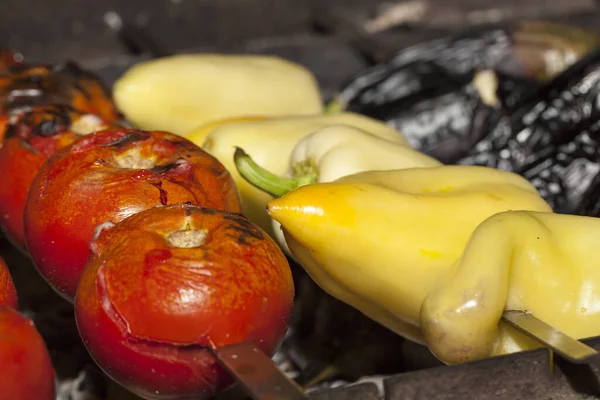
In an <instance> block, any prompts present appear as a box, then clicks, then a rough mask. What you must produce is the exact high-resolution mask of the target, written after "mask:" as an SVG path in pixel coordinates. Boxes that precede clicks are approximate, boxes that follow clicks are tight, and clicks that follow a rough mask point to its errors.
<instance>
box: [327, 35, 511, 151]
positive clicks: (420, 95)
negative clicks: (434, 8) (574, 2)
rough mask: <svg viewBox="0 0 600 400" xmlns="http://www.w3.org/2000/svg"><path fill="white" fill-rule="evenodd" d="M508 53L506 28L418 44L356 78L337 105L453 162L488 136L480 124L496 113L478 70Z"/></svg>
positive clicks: (342, 93)
mask: <svg viewBox="0 0 600 400" xmlns="http://www.w3.org/2000/svg"><path fill="white" fill-rule="evenodd" d="M510 49H511V39H510V32H509V31H507V30H505V29H492V30H487V31H483V32H477V33H473V34H471V35H469V36H466V35H464V36H460V37H451V38H443V39H436V40H433V41H429V42H425V43H421V44H417V45H415V46H411V47H409V48H406V49H404V50H402V51H400V52H399V53H398V54H397V55H396V56H394V57H393V58H392V59H390V60H389V61H387V62H385V63H382V64H379V65H377V66H375V67H373V68H371V69H369V70H367V71H365V72H364V73H362V74H360V75H359V76H358V77H356V78H355V79H353V80H352V81H351V82H350V83H349V84H348V85H346V87H345V88H344V89H343V90H342V91H341V92H340V93H339V95H338V98H337V99H336V102H337V103H338V104H339V105H340V108H343V109H345V110H347V111H353V112H358V113H361V114H364V115H367V116H369V117H372V118H375V119H379V120H382V121H386V122H388V123H389V124H390V125H392V126H394V127H395V128H397V129H399V130H400V131H401V132H402V133H403V134H404V136H405V137H406V138H407V140H408V141H409V143H410V144H411V146H413V147H414V148H416V149H418V150H420V151H422V152H424V153H427V154H429V155H432V156H434V157H436V158H439V159H440V160H441V161H443V162H451V161H452V160H455V159H457V158H458V157H460V156H462V155H464V153H465V151H467V150H469V149H470V148H471V147H472V146H473V144H474V143H475V142H476V141H477V140H479V139H480V137H481V135H482V134H483V133H485V132H486V130H487V129H486V128H487V127H486V126H482V125H480V124H479V122H478V121H486V122H487V121H488V117H487V115H488V114H490V113H493V111H494V110H493V107H490V106H489V105H487V104H485V103H484V102H482V101H481V95H480V93H479V91H478V88H477V87H475V86H474V85H473V78H474V74H475V71H476V70H477V69H478V68H482V67H486V66H488V65H495V64H497V63H498V62H500V61H501V60H502V59H504V58H506V57H507V56H508V54H509V52H510Z"/></svg>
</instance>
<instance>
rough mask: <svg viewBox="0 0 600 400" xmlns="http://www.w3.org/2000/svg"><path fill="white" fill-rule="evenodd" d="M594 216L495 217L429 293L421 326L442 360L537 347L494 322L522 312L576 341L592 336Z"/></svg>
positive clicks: (599, 287)
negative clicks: (509, 311) (528, 313)
mask: <svg viewBox="0 0 600 400" xmlns="http://www.w3.org/2000/svg"><path fill="white" fill-rule="evenodd" d="M599 233H600V219H598V218H591V217H580V216H572V215H560V214H553V213H543V212H541V213H540V212H527V211H513V212H505V213H500V214H496V215H494V216H492V217H490V218H488V219H487V220H486V221H484V222H483V223H482V224H481V225H479V227H478V228H477V229H476V230H475V232H474V233H473V235H472V237H471V239H470V240H469V242H468V245H467V246H466V249H465V251H464V252H463V254H462V255H461V257H460V258H459V259H458V260H457V261H456V262H455V263H454V264H453V265H452V266H451V267H450V268H449V269H448V270H447V271H446V273H445V274H444V276H443V277H441V278H440V279H439V280H438V282H437V283H436V285H435V287H434V288H433V289H432V290H431V291H430V292H429V294H428V296H427V298H426V299H425V302H424V303H423V307H422V309H421V326H422V327H423V332H424V336H425V341H426V343H427V345H428V346H429V348H430V349H431V351H432V352H433V353H434V354H435V355H436V356H437V357H438V358H440V359H441V360H443V361H445V362H447V363H460V362H464V361H471V360H477V359H481V358H485V357H489V356H492V355H499V354H505V353H511V352H515V351H520V350H524V349H529V348H531V347H534V346H537V345H536V344H534V343H533V342H532V341H531V340H528V339H527V338H526V337H525V336H523V335H521V334H519V333H517V332H516V331H514V330H513V329H511V328H509V327H508V326H506V325H504V324H499V321H500V317H501V316H502V313H503V312H504V311H505V310H526V311H528V312H531V313H532V314H533V315H535V316H536V317H537V318H539V319H541V320H542V321H544V322H545V323H547V324H549V325H551V326H553V327H554V328H556V329H558V330H560V331H562V332H564V333H566V334H567V335H570V336H572V337H574V338H577V339H582V338H588V337H592V336H597V335H598V334H600V307H598V305H599V304H600V272H599V271H600V261H598V260H596V259H595V258H594V257H593V256H590V255H592V254H594V252H595V250H596V249H598V247H599V246H600V234H599Z"/></svg>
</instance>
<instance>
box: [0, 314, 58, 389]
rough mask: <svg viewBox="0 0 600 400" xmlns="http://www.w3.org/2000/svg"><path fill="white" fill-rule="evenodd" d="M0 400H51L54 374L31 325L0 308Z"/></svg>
mask: <svg viewBox="0 0 600 400" xmlns="http://www.w3.org/2000/svg"><path fill="white" fill-rule="evenodd" d="M0 376H1V377H2V378H1V379H0V400H15V399H19V400H53V399H54V398H55V396H56V395H55V386H54V377H55V372H54V369H53V367H52V363H51V361H50V355H49V354H48V349H47V348H46V344H45V343H44V340H43V339H42V337H41V336H40V334H39V333H38V331H37V329H36V328H35V326H34V325H33V322H32V321H31V320H29V319H27V318H25V317H24V316H22V315H21V314H19V312H17V311H16V310H14V309H12V308H11V307H7V306H2V305H0Z"/></svg>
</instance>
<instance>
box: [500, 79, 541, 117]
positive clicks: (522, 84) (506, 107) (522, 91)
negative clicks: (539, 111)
mask: <svg viewBox="0 0 600 400" xmlns="http://www.w3.org/2000/svg"><path fill="white" fill-rule="evenodd" d="M494 73H495V74H496V79H497V82H498V84H497V86H498V87H497V89H496V95H497V97H498V101H499V102H500V106H501V108H502V110H503V111H504V113H506V114H508V113H511V112H513V111H514V110H515V109H517V108H518V107H519V106H520V105H521V104H522V103H523V102H524V101H526V100H527V99H528V98H529V97H531V96H533V95H534V94H535V93H536V92H537V91H538V90H539V89H540V87H541V86H542V84H541V83H540V82H538V81H536V80H535V79H532V78H528V77H525V76H518V75H513V74H508V73H505V72H502V71H494Z"/></svg>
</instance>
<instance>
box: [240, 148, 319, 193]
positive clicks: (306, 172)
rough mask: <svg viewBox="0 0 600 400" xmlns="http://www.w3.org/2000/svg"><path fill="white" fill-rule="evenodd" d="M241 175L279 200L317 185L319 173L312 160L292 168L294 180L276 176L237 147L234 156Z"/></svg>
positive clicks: (299, 163)
mask: <svg viewBox="0 0 600 400" xmlns="http://www.w3.org/2000/svg"><path fill="white" fill-rule="evenodd" d="M233 159H234V162H235V167H236V169H237V170H238V172H239V174H240V175H241V176H242V177H243V178H244V179H246V180H247V181H248V182H249V183H250V184H252V185H253V186H255V187H256V188H258V189H260V190H262V191H264V192H266V193H268V194H270V195H271V196H273V197H275V198H278V197H281V196H283V195H285V194H286V193H288V192H291V191H292V190H294V189H297V188H299V187H300V186H304V185H309V184H312V183H317V182H318V180H319V172H318V168H317V164H316V163H315V161H314V160H313V159H312V158H311V159H308V160H306V161H303V162H298V163H296V164H294V165H293V166H292V178H285V177H282V176H278V175H275V174H273V173H271V172H270V171H268V170H267V169H265V168H263V167H261V166H260V165H258V164H257V163H256V162H255V161H254V160H253V159H252V157H250V155H249V154H248V153H246V152H245V151H244V150H243V149H241V148H239V147H236V148H235V153H234V155H233Z"/></svg>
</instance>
